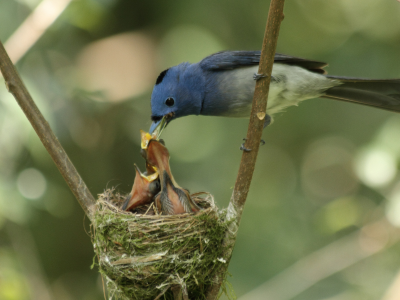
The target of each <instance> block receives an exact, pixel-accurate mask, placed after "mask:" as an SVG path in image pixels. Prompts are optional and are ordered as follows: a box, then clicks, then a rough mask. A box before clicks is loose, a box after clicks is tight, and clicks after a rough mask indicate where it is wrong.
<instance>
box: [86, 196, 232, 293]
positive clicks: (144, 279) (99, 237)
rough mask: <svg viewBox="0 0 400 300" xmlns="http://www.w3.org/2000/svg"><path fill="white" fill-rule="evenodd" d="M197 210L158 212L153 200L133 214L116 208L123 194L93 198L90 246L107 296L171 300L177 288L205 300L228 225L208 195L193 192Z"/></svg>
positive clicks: (222, 260)
mask: <svg viewBox="0 0 400 300" xmlns="http://www.w3.org/2000/svg"><path fill="white" fill-rule="evenodd" d="M192 198H193V200H194V201H195V202H196V203H197V204H198V205H199V206H200V207H201V208H202V210H201V211H200V212H198V213H196V214H179V215H159V214H158V213H157V211H156V209H155V208H154V207H153V205H152V204H151V205H150V206H146V207H141V211H139V212H136V213H131V212H125V211H122V210H121V209H120V207H121V205H122V203H123V201H124V199H125V198H124V196H121V195H119V194H118V193H114V191H113V190H107V191H105V192H104V193H103V194H101V195H100V197H99V199H98V201H97V204H96V205H97V210H96V214H95V222H94V226H93V228H94V230H93V245H94V249H95V252H96V256H97V259H98V264H99V268H100V272H101V273H102V274H103V275H104V276H105V278H106V281H107V288H108V291H109V295H110V298H114V299H123V300H127V299H138V300H139V299H140V300H145V299H152V300H153V299H159V298H161V299H173V294H172V291H171V288H173V287H175V286H180V287H181V288H182V290H183V291H185V292H186V291H187V293H188V296H189V298H190V299H205V294H206V291H207V290H208V288H209V287H210V285H211V284H212V278H213V275H214V274H215V273H216V272H218V271H219V270H220V268H222V267H224V264H225V263H226V261H225V259H226V258H224V257H223V253H224V248H223V247H222V239H223V237H224V235H225V231H226V228H227V223H226V222H225V221H224V220H225V215H226V213H225V211H220V212H219V211H218V209H217V207H216V206H215V204H214V200H213V198H212V196H211V195H210V194H205V193H202V194H193V195H192Z"/></svg>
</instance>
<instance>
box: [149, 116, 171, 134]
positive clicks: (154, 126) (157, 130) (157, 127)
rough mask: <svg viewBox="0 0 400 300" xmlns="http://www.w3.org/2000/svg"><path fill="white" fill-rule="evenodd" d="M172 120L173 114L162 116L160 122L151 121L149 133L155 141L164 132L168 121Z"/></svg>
mask: <svg viewBox="0 0 400 300" xmlns="http://www.w3.org/2000/svg"><path fill="white" fill-rule="evenodd" d="M172 118H173V114H172V113H169V114H167V115H165V116H163V117H162V118H161V120H158V121H153V123H151V126H150V130H149V133H150V134H151V135H152V136H155V137H156V139H157V140H158V139H159V137H160V135H161V132H162V131H163V130H164V128H165V127H167V125H168V123H169V121H171V120H172Z"/></svg>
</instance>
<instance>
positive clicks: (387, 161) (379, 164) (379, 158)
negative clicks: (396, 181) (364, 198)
mask: <svg viewBox="0 0 400 300" xmlns="http://www.w3.org/2000/svg"><path fill="white" fill-rule="evenodd" d="M356 170H357V174H358V177H359V178H360V179H361V180H362V181H363V182H364V183H365V184H366V185H368V186H371V187H382V186H384V185H386V184H388V183H390V182H391V181H392V180H393V178H394V176H395V175H396V160H395V158H394V157H393V156H392V155H391V154H390V153H389V152H387V151H385V150H383V149H377V148H370V149H366V150H364V151H362V152H361V153H360V155H359V156H358V159H357V161H356Z"/></svg>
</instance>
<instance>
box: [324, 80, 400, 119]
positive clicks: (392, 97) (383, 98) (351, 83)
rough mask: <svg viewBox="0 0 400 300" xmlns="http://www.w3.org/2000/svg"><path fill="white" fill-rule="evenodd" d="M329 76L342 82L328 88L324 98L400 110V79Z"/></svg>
mask: <svg viewBox="0 0 400 300" xmlns="http://www.w3.org/2000/svg"><path fill="white" fill-rule="evenodd" d="M327 77H328V78H330V79H335V80H339V81H340V82H341V83H342V84H341V85H338V86H335V87H332V88H330V89H328V90H326V91H325V94H324V95H323V96H322V97H324V98H330V99H335V100H341V101H346V102H353V103H359V104H363V105H367V106H372V107H377V108H382V109H386V110H390V111H395V112H400V79H362V78H350V77H339V76H327Z"/></svg>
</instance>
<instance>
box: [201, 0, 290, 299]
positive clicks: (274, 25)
mask: <svg viewBox="0 0 400 300" xmlns="http://www.w3.org/2000/svg"><path fill="white" fill-rule="evenodd" d="M284 2H285V0H272V1H271V4H270V8H269V13H268V20H267V25H266V29H265V34H264V41H263V45H262V50H261V58H260V64H259V68H258V74H263V75H266V77H265V78H261V79H260V80H258V81H257V83H256V88H255V92H254V97H253V106H252V109H251V115H250V123H249V127H248V130H247V140H246V148H249V149H252V150H251V151H250V152H246V151H243V155H242V159H241V162H240V167H239V172H238V175H237V178H236V183H235V187H234V190H233V194H232V197H231V201H230V203H229V206H228V216H227V217H228V218H229V219H231V220H232V221H233V222H232V223H231V224H230V226H229V228H228V230H227V233H226V235H225V237H224V241H223V244H224V247H226V249H227V250H226V251H225V255H224V258H225V260H226V261H227V262H226V264H225V268H222V269H221V271H220V272H218V274H217V275H216V276H215V278H214V280H213V281H214V284H213V285H212V286H211V288H210V290H209V291H208V294H207V299H208V300H213V299H216V298H217V296H218V292H219V289H220V287H221V284H222V282H223V280H224V279H225V276H226V270H227V268H228V264H229V261H230V258H231V255H232V251H233V247H234V245H235V241H236V235H237V230H238V228H239V223H240V219H241V217H242V212H243V208H244V204H245V202H246V198H247V194H248V192H249V189H250V183H251V179H252V177H253V172H254V167H255V163H256V159H257V154H258V148H259V146H260V141H261V134H262V131H263V125H264V122H265V116H266V108H267V98H268V92H269V84H270V82H271V72H272V66H273V64H274V56H275V51H276V45H277V41H278V35H279V28H280V24H281V22H282V20H283V17H284V15H283V6H284Z"/></svg>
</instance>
